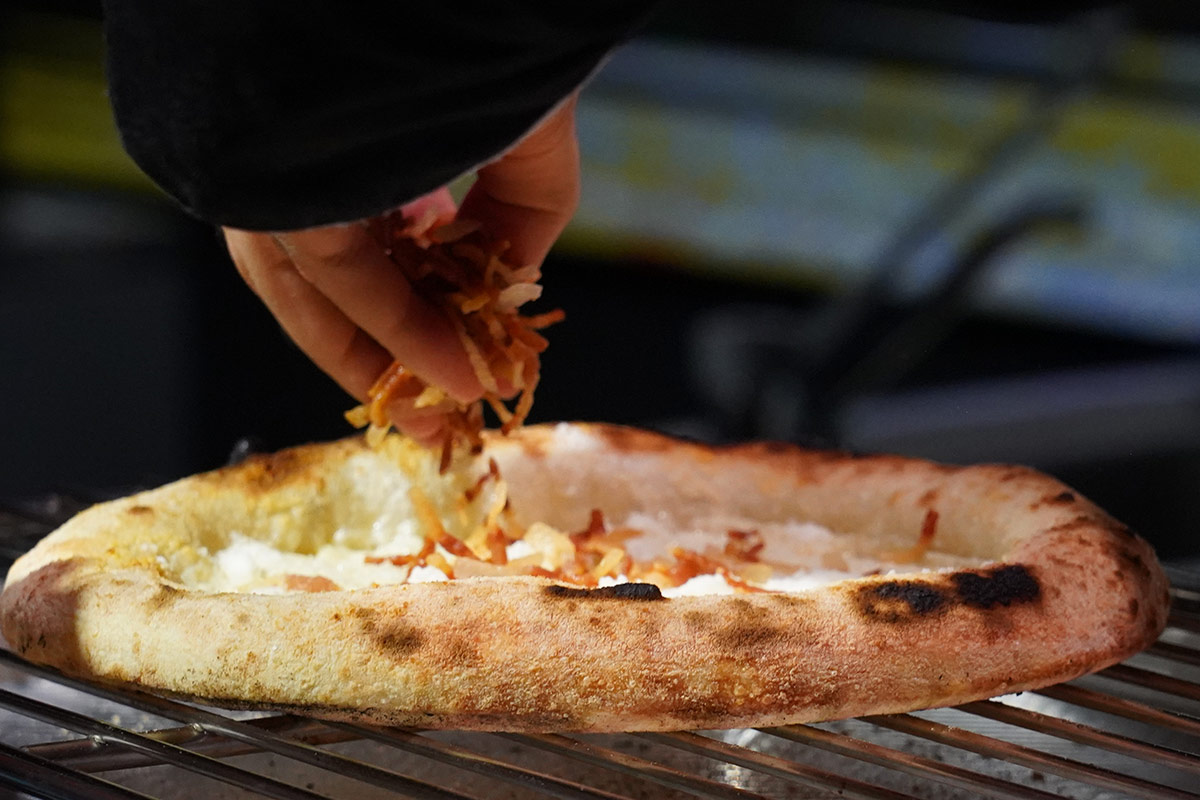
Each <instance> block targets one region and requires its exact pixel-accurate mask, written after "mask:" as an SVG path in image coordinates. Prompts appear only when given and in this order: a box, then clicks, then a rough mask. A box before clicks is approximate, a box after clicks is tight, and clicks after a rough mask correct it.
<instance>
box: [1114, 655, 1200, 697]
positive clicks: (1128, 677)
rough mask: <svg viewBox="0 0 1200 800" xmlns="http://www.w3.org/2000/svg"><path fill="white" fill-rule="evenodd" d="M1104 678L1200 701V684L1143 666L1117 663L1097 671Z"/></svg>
mask: <svg viewBox="0 0 1200 800" xmlns="http://www.w3.org/2000/svg"><path fill="white" fill-rule="evenodd" d="M1096 674H1097V675H1099V676H1100V677H1102V678H1112V679H1113V680H1116V681H1120V682H1121V683H1131V684H1134V685H1135V686H1141V687H1142V688H1144V689H1153V690H1154V691H1156V692H1162V693H1163V694H1172V695H1175V696H1176V697H1182V698H1185V699H1187V700H1196V701H1200V684H1195V683H1192V682H1191V681H1185V680H1183V679H1182V678H1174V677H1171V676H1170V675H1163V674H1162V673H1161V672H1153V671H1151V670H1148V669H1142V668H1141V667H1131V666H1129V665H1128V664H1117V665H1115V666H1112V667H1109V668H1108V669H1106V670H1103V671H1102V672H1098V673H1096Z"/></svg>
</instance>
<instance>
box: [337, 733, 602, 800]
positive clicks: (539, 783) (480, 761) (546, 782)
mask: <svg viewBox="0 0 1200 800" xmlns="http://www.w3.org/2000/svg"><path fill="white" fill-rule="evenodd" d="M327 724H328V725H329V726H330V727H333V728H336V729H339V730H343V731H345V732H346V733H347V734H352V735H355V737H356V738H365V739H372V740H374V741H377V742H381V743H383V744H390V745H392V746H394V747H399V748H400V749H402V750H405V751H406V752H409V753H414V754H416V755H419V756H424V757H425V758H430V759H433V760H435V761H439V762H441V763H443V764H448V765H450V766H452V767H457V768H459V769H465V770H469V771H471V772H474V773H477V774H479V775H483V776H485V777H488V778H496V779H498V780H502V781H505V782H507V783H511V784H515V785H517V786H521V787H524V788H527V789H534V790H536V791H538V792H540V793H542V794H545V795H549V796H551V797H558V798H562V800H578V798H585V799H586V798H600V799H601V800H621V798H620V796H619V795H615V794H612V793H610V792H606V791H602V790H600V789H594V788H592V787H589V786H584V785H583V784H581V783H575V782H573V781H568V780H564V779H562V778H558V777H555V776H553V775H548V774H545V773H542V772H537V771H535V770H531V769H525V768H523V767H518V766H515V765H513V764H508V763H506V762H504V761H500V760H499V759H495V758H492V757H490V756H485V755H482V754H480V753H476V752H474V751H473V750H468V749H466V748H464V747H459V746H457V745H453V744H449V743H447V742H442V741H438V740H437V739H431V738H429V737H428V736H422V735H420V734H418V733H414V732H412V731H405V730H399V729H396V728H387V729H385V728H376V727H372V726H367V725H345V724H343V723H340V722H329V723H327Z"/></svg>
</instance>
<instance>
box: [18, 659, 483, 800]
mask: <svg viewBox="0 0 1200 800" xmlns="http://www.w3.org/2000/svg"><path fill="white" fill-rule="evenodd" d="M0 652H3V651H0ZM6 655H8V657H9V658H14V657H13V656H11V654H6ZM4 660H8V659H4ZM30 671H32V672H34V673H36V674H38V675H39V676H40V677H44V678H47V679H49V680H52V681H55V682H57V683H61V684H63V685H64V686H70V687H72V688H76V689H80V690H81V691H86V692H91V693H92V694H94V695H96V696H98V697H103V698H105V699H107V700H112V701H113V702H117V703H122V704H124V705H127V706H130V707H131V708H136V709H139V710H141V711H146V712H149V713H151V714H157V715H159V716H162V717H166V718H168V719H175V720H178V721H181V722H187V723H189V724H191V725H195V726H198V727H199V728H201V729H202V730H204V731H206V732H208V733H213V734H218V735H220V736H223V737H225V738H227V739H234V740H236V741H240V742H243V743H246V744H249V745H252V746H255V747H257V748H258V749H260V750H266V751H269V752H272V753H275V754H276V755H281V756H284V757H285V758H291V759H294V760H297V761H301V762H303V763H306V764H311V765H313V766H316V767H319V768H321V769H325V770H328V771H330V772H333V773H335V774H338V775H343V776H345V777H347V778H353V779H354V780H358V781H362V782H364V783H369V784H372V785H374V786H379V787H380V788H383V789H388V790H390V791H394V792H397V793H399V794H401V795H402V796H405V797H412V798H418V799H419V800H464V796H463V795H461V794H457V793H454V792H450V791H447V790H445V789H442V788H441V787H438V786H434V785H433V784H430V783H426V782H424V781H418V780H416V779H414V778H409V777H407V776H405V775H401V774H400V773H398V772H394V771H392V770H389V769H384V768H383V767H377V766H375V765H373V764H367V763H365V762H362V761H358V760H356V759H353V758H350V757H348V756H344V755H341V754H339V753H333V752H330V751H328V750H322V749H320V748H319V747H314V746H312V745H308V744H304V743H303V742H297V741H293V740H290V739H287V738H285V737H283V736H279V735H278V734H275V733H272V732H271V731H269V730H265V729H263V728H256V727H255V726H252V725H247V724H246V723H245V722H242V721H238V720H234V719H230V718H228V717H225V716H222V715H221V714H218V713H216V712H213V711H208V710H205V709H202V708H196V707H195V706H190V705H186V704H184V703H180V702H177V701H175V700H168V699H167V698H165V697H158V696H157V695H150V694H142V693H140V692H121V691H118V690H115V689H110V688H108V687H104V686H92V685H89V684H87V683H84V682H82V681H79V680H76V679H74V678H69V677H67V676H65V675H61V674H59V673H58V672H55V671H54V670H51V669H48V668H46V667H41V666H34V667H33V668H32V669H31V670H30ZM118 730H119V729H118ZM141 738H143V739H145V738H146V737H144V736H143V737H141ZM149 741H154V740H149ZM155 744H162V743H160V742H155ZM217 763H222V762H217ZM467 800H469V799H467Z"/></svg>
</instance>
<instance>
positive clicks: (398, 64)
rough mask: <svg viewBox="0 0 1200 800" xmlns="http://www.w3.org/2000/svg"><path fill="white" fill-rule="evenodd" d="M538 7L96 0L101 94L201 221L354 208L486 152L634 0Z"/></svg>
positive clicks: (366, 207) (571, 84) (156, 174)
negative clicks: (102, 51) (100, 15)
mask: <svg viewBox="0 0 1200 800" xmlns="http://www.w3.org/2000/svg"><path fill="white" fill-rule="evenodd" d="M546 5H547V6H550V9H549V10H547V9H541V8H539V7H538V6H537V5H536V4H534V3H528V4H527V3H522V2H503V1H495V2H478V3H476V2H457V1H455V0H449V1H447V2H433V3H407V2H403V0H395V1H394V2H391V3H356V2H352V0H312V1H310V2H295V1H293V2H282V0H235V1H233V2H230V1H229V0H226V1H225V2H216V1H215V0H105V3H104V11H105V33H106V37H107V46H108V77H109V87H110V92H111V99H112V104H113V108H114V110H115V112H116V118H117V123H118V126H119V128H120V130H121V136H122V139H123V141H124V144H125V147H126V149H127V150H128V151H129V153H130V155H131V156H132V157H133V159H134V160H135V161H136V162H137V163H138V165H139V166H140V167H141V168H142V169H143V170H145V172H146V173H147V174H148V175H149V176H150V177H151V178H152V179H154V181H155V182H157V183H158V184H159V185H160V186H161V187H162V188H163V189H164V190H166V191H167V192H168V193H169V194H171V195H172V196H174V197H175V198H176V199H177V200H178V201H179V202H180V203H181V204H183V206H184V207H185V208H187V209H188V210H190V211H191V212H192V213H194V214H196V215H198V216H200V217H201V218H203V219H205V220H208V221H210V222H214V223H219V224H223V225H231V226H234V227H240V228H246V229H252V230H285V229H293V228H301V227H308V226H312V225H321V224H328V223H333V222H340V221H347V220H352V219H359V218H363V217H368V216H371V215H374V214H378V213H380V212H382V211H385V210H387V209H390V208H393V207H395V206H397V205H400V204H401V203H403V202H405V201H408V200H411V199H413V198H415V197H417V196H419V195H421V194H424V193H426V192H428V191H431V190H433V189H435V188H437V187H439V186H442V185H443V184H445V183H447V182H448V181H450V180H453V179H454V178H455V177H457V176H459V175H461V174H463V173H464V172H467V171H469V170H471V169H473V168H475V167H476V166H478V165H479V164H481V163H483V162H485V161H487V160H488V159H490V158H492V157H494V156H495V155H497V154H498V153H500V152H501V151H503V150H504V149H505V148H507V147H508V146H509V145H511V144H512V143H513V142H514V141H516V140H517V139H518V138H520V136H521V135H522V134H524V133H525V132H526V131H528V130H529V129H530V128H531V127H532V126H533V125H534V124H536V123H537V121H538V120H540V119H541V118H542V117H543V116H544V115H545V114H546V113H547V112H548V111H550V110H551V109H552V108H553V107H554V106H555V105H556V104H557V103H558V102H559V101H560V100H561V99H562V98H563V97H565V96H566V95H567V94H569V93H570V92H571V91H572V90H573V89H574V88H575V87H577V86H578V85H579V84H580V83H581V82H583V81H584V80H585V79H586V78H587V76H588V75H589V74H590V73H591V72H592V71H593V70H594V69H595V67H596V66H597V64H599V63H600V61H601V60H602V59H603V58H604V56H605V54H606V53H607V52H608V51H609V50H610V49H611V48H612V47H613V46H614V45H616V44H617V43H618V42H620V41H621V40H622V39H623V38H625V37H626V36H628V35H629V34H630V33H631V31H632V30H633V29H635V28H636V27H637V25H638V24H639V23H640V22H641V20H642V19H643V18H644V16H645V15H646V13H647V11H648V8H649V4H648V3H647V2H645V1H644V0H643V1H642V2H629V0H621V1H618V2H614V0H604V2H595V1H594V0H592V1H591V2H588V3H584V4H580V5H583V6H584V7H585V8H584V9H583V10H579V9H575V8H572V7H573V6H575V5H576V4H574V3H555V4H550V3H547V4H546ZM567 9H570V10H567Z"/></svg>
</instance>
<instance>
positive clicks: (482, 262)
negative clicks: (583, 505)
mask: <svg viewBox="0 0 1200 800" xmlns="http://www.w3.org/2000/svg"><path fill="white" fill-rule="evenodd" d="M375 231H376V233H377V235H378V236H379V238H380V241H381V242H382V244H383V246H384V250H385V252H387V254H388V255H389V257H390V258H391V259H392V261H394V262H395V263H396V265H397V266H398V267H399V268H400V269H401V271H402V272H403V273H404V275H405V277H406V278H407V279H408V281H409V283H410V284H411V285H412V286H413V289H414V291H416V292H417V293H419V294H420V295H421V296H422V297H423V298H425V299H426V300H428V301H429V302H431V303H433V304H434V305H436V306H438V307H439V308H441V310H442V311H443V313H444V314H445V315H446V318H447V319H448V320H450V322H451V324H452V325H453V327H454V330H455V333H456V335H457V336H458V339H459V341H460V342H461V344H462V346H463V349H464V350H465V351H466V354H467V359H468V361H469V362H470V364H471V369H472V370H473V371H474V373H475V377H476V378H477V379H478V380H479V385H480V386H482V387H483V389H484V393H485V394H484V397H485V399H486V400H487V402H488V404H489V405H490V406H491V407H492V409H493V410H494V411H495V413H496V415H497V416H498V418H499V419H500V423H501V431H502V432H503V433H506V434H507V433H509V432H511V431H512V430H513V429H514V428H516V427H517V426H519V425H521V423H522V422H524V420H525V418H526V417H527V416H528V415H529V412H530V410H531V409H532V408H533V392H534V389H536V388H537V384H538V377H539V374H540V369H541V363H540V359H541V353H542V352H543V351H544V350H545V349H546V346H547V341H546V339H545V338H544V337H543V336H541V335H540V334H538V333H536V331H537V330H540V329H542V328H544V327H546V326H547V325H551V324H553V323H555V322H558V321H559V320H561V319H562V318H563V313H562V311H552V312H549V313H545V314H538V315H535V316H524V315H522V314H521V313H520V311H519V307H520V306H522V305H523V304H525V303H527V302H530V301H531V300H536V299H537V298H538V297H540V296H541V293H542V287H541V286H539V285H538V283H537V281H538V279H539V278H540V277H541V273H540V271H539V270H538V268H537V266H536V265H531V266H525V267H514V266H512V265H510V264H507V263H505V261H504V260H503V256H504V254H505V252H506V251H507V250H508V243H507V242H503V241H493V240H491V239H489V238H488V237H487V236H485V235H484V233H483V231H482V230H481V229H480V226H479V224H478V223H476V222H474V221H471V220H464V219H455V220H452V221H449V222H444V221H440V220H438V219H437V218H436V217H434V216H433V215H427V216H425V217H423V218H421V219H417V220H413V219H405V218H404V217H402V216H400V215H399V214H393V215H388V216H385V217H384V218H382V220H380V221H379V222H378V223H377V225H376V226H375ZM503 384H507V385H508V386H511V389H512V391H514V392H519V393H520V396H519V397H518V398H517V401H516V404H515V405H514V407H513V408H512V409H511V410H510V409H509V408H508V407H507V406H505V404H504V400H503V397H504V395H505V394H506V390H505V388H504V386H503ZM397 403H403V404H407V405H409V406H410V407H411V408H413V409H434V410H436V411H438V412H440V421H441V432H440V435H439V436H438V438H439V439H440V441H441V446H442V458H441V464H440V466H441V470H442V471H443V472H445V471H446V470H447V469H448V468H449V466H450V463H451V461H452V459H453V456H454V453H455V452H456V451H466V452H472V453H476V452H478V451H479V449H480V447H481V446H482V441H481V439H480V432H481V431H482V429H483V407H482V404H481V403H480V402H479V401H476V402H474V403H466V404H464V403H459V402H458V401H456V400H454V399H453V398H452V397H450V396H449V395H448V394H447V393H446V392H445V391H443V390H442V389H441V388H439V387H436V386H433V385H430V384H428V383H426V382H425V381H424V380H422V379H421V378H419V377H417V376H416V375H414V374H413V373H412V372H410V371H409V370H408V369H406V368H405V367H404V365H402V364H401V363H400V362H398V361H397V362H394V363H392V365H391V366H389V367H388V368H387V370H385V371H384V373H383V374H382V375H380V376H379V379H378V380H377V381H376V382H375V385H374V386H372V387H371V389H370V390H369V391H368V393H367V402H366V403H365V404H364V405H361V406H357V407H355V408H353V409H351V410H350V411H348V412H346V419H347V420H348V421H349V422H350V424H352V425H354V426H355V427H359V428H363V427H365V428H367V441H368V443H369V444H371V446H373V447H377V446H379V444H380V443H381V442H382V441H383V437H384V436H385V435H386V433H387V431H388V429H389V428H390V427H391V424H392V419H391V411H392V410H393V409H394V407H395V404H397Z"/></svg>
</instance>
